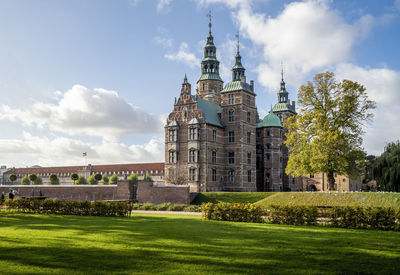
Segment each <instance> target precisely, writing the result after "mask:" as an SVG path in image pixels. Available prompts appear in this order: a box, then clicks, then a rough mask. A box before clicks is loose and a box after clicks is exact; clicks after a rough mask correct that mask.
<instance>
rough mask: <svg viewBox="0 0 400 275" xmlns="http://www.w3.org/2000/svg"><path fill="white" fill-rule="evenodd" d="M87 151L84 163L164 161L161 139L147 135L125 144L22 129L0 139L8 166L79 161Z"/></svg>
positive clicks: (0, 150) (0, 154) (0, 149)
mask: <svg viewBox="0 0 400 275" xmlns="http://www.w3.org/2000/svg"><path fill="white" fill-rule="evenodd" d="M83 152H87V159H86V161H87V162H88V163H92V164H109V163H135V162H155V161H160V162H161V161H164V142H163V139H161V138H160V139H151V140H150V141H149V142H148V143H145V144H142V145H136V144H133V145H129V146H128V145H126V144H123V143H117V142H110V141H105V140H103V141H102V143H100V144H91V143H85V142H83V141H80V140H76V139H70V138H64V137H56V138H54V139H49V138H47V137H38V136H33V135H31V134H29V133H26V132H25V133H24V135H23V138H22V139H0V161H1V163H8V164H9V166H10V165H12V166H15V167H24V166H32V165H34V164H37V165H41V166H56V165H79V164H81V163H83V158H82V153H83Z"/></svg>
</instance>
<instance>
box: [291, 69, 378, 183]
mask: <svg viewBox="0 0 400 275" xmlns="http://www.w3.org/2000/svg"><path fill="white" fill-rule="evenodd" d="M298 103H299V105H300V106H301V109H300V112H299V114H298V115H297V116H295V117H290V118H289V119H288V120H287V121H285V123H284V126H286V127H287V128H288V133H287V135H286V136H287V140H286V141H285V144H286V145H287V146H288V148H289V153H290V155H289V162H288V165H287V168H286V173H287V174H290V175H292V176H296V177H297V176H304V175H307V174H315V173H320V172H322V173H326V174H327V176H328V183H329V189H330V190H334V189H335V177H334V174H335V173H338V174H343V175H349V176H352V177H354V176H356V175H357V174H358V173H359V170H358V169H357V164H358V162H359V161H362V160H363V159H364V158H365V152H364V150H363V148H362V147H361V144H362V134H363V130H362V125H363V124H364V123H365V122H367V121H370V120H371V119H372V117H373V114H372V113H371V110H372V109H374V108H375V102H373V101H371V100H369V99H368V96H367V93H366V90H365V88H364V87H363V86H362V85H360V84H359V83H357V82H353V81H350V80H343V81H342V82H338V81H337V80H336V79H335V75H334V73H331V72H325V73H320V74H316V75H315V76H314V80H313V82H310V81H309V82H307V84H306V85H302V86H301V87H300V89H299V93H298Z"/></svg>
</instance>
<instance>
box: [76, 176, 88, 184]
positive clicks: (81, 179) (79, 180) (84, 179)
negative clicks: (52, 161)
mask: <svg viewBox="0 0 400 275" xmlns="http://www.w3.org/2000/svg"><path fill="white" fill-rule="evenodd" d="M75 184H79V185H81V184H87V180H86V178H85V177H84V176H78V179H77V180H76V181H75Z"/></svg>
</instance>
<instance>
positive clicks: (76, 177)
mask: <svg viewBox="0 0 400 275" xmlns="http://www.w3.org/2000/svg"><path fill="white" fill-rule="evenodd" d="M70 178H71V180H73V181H74V183H75V181H77V180H78V179H79V176H78V174H77V173H72V174H71V176H70Z"/></svg>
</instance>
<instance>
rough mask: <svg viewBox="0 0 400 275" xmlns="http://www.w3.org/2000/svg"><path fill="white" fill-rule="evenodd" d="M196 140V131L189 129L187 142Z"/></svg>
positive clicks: (195, 129)
mask: <svg viewBox="0 0 400 275" xmlns="http://www.w3.org/2000/svg"><path fill="white" fill-rule="evenodd" d="M197 139H198V129H197V128H189V140H197Z"/></svg>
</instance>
